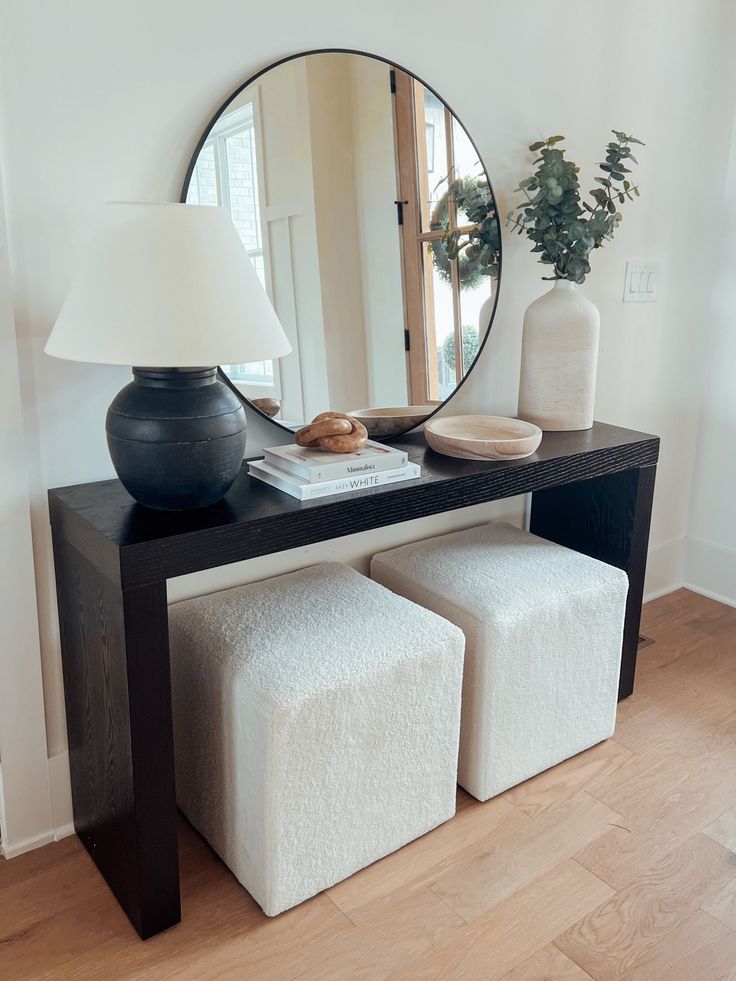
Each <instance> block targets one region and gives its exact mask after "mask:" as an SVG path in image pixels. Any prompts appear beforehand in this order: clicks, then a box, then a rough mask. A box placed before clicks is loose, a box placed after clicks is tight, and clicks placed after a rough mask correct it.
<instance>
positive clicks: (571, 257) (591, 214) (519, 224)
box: [506, 130, 644, 283]
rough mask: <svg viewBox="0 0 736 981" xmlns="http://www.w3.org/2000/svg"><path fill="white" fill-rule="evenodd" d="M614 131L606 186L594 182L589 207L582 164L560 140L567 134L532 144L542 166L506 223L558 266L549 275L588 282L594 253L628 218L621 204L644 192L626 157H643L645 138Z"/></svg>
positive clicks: (605, 172)
mask: <svg viewBox="0 0 736 981" xmlns="http://www.w3.org/2000/svg"><path fill="white" fill-rule="evenodd" d="M613 135H614V137H615V138H616V139H615V142H614V141H610V142H609V143H608V145H607V148H606V160H605V162H604V163H602V164H600V165H599V166H600V168H601V170H602V172H603V176H602V177H597V178H596V182H597V183H599V184H601V187H595V188H593V190H592V191H591V192H590V194H589V197H590V199H591V200H592V202H593V203H592V204H590V203H589V202H588V201H585V202H584V207H583V205H581V200H580V184H579V181H578V168H577V167H576V165H575V164H574V163H573V162H572V161H569V160H565V151H564V149H563V148H562V147H559V146H557V144H559V143H562V142H563V141H564V137H563V136H550V137H548V138H547V139H546V140H542V141H539V142H537V143H532V145H531V146H530V147H529V149H530V150H531V151H532V153H539V157H538V158H537V159H536V160H535V161H534V163H535V167H536V169H535V171H534V173H533V174H532V175H531V176H530V177H526V178H524V180H522V181H521V182H520V183H519V186H518V187H517V188H516V190H517V192H518V193H520V194H523V196H524V199H525V200H523V201H522V202H520V203H519V204H518V205H516V206H515V207H514V208H512V209H511V211H510V212H509V214H508V216H507V218H506V224H507V226H510V227H511V228H512V229H513V230H514V231H517V232H518V234H520V235H521V234H526V236H527V238H529V240H530V241H531V242H533V243H534V245H533V248H532V252H535V253H537V254H538V255H539V262H541V263H543V264H545V265H552V266H553V267H554V274H555V275H554V277H544V278H545V279H548V278H555V279H567V280H570V281H571V282H574V283H583V282H585V278H586V276H587V275H588V273H589V272H590V261H589V257H590V253H591V252H592V251H593V249H598V248H601V247H602V246H603V244H604V243H605V241H609V240H610V239H612V238H613V233H614V230H615V229H616V227H617V226H618V225H619V224H620V222H621V220H622V215H621V214H620V213H619V212H618V211H617V205H619V204H622V203H623V201H624V200H627V201H632V200H633V198H634V197H639V185H638V184H635V185H632V183H631V182H630V179H629V177H628V176H627V175H628V174H630V173H631V170H630V168H628V167H627V166H626V163H627V162H630V163H633V164H635V163H636V162H637V161H636V158H635V157H634V155H633V153H632V151H631V144H632V143H636V144H639V145H641V146H643V145H644V144H643V143H642V142H641V140H638V139H636V137H634V136H630V135H627V134H626V133H623V132H621V131H619V130H613ZM530 192H531V193H530ZM584 209H585V210H584ZM586 211H587V214H586ZM515 212H516V213H515Z"/></svg>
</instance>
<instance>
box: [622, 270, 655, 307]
mask: <svg viewBox="0 0 736 981" xmlns="http://www.w3.org/2000/svg"><path fill="white" fill-rule="evenodd" d="M658 284H659V263H658V262H627V263H626V281H625V283H624V303H654V301H655V300H656V299H657V286H658Z"/></svg>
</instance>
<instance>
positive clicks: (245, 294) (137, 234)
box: [45, 202, 291, 368]
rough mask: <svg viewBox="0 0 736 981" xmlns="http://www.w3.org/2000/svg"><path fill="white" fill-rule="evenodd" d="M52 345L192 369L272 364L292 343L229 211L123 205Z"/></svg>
mask: <svg viewBox="0 0 736 981" xmlns="http://www.w3.org/2000/svg"><path fill="white" fill-rule="evenodd" d="M45 350H46V353H47V354H50V355H52V356H53V357H55V358H66V359H68V360H70V361H91V362H95V363H97V364H124V365H137V366H140V367H162V368H187V367H195V366H197V367H198V366H203V367H205V366H209V365H217V364H233V363H235V364H237V363H242V362H250V361H266V360H270V359H272V358H279V357H281V356H282V355H284V354H288V353H289V351H290V350H291V345H290V344H289V341H288V339H287V337H286V335H285V334H284V331H283V328H282V326H281V324H280V323H279V320H278V317H277V316H276V313H275V311H274V309H273V307H272V306H271V302H270V300H269V299H268V296H267V295H266V292H265V290H264V289H263V286H262V285H261V281H260V280H259V278H258V275H257V273H256V271H255V269H254V268H253V264H252V262H251V260H250V257H249V256H248V254H247V252H246V251H245V248H244V246H243V244H242V242H241V241H240V238H239V237H238V233H237V231H236V230H235V226H234V225H233V223H232V221H231V219H230V216H229V215H228V213H227V212H226V211H225V210H224V209H223V208H214V207H205V206H199V205H187V204H144V203H132V202H131V203H129V202H121V203H114V204H108V205H106V206H105V212H104V221H103V222H102V224H101V226H100V228H99V229H98V231H97V232H96V234H95V235H94V237H93V239H92V242H91V244H90V248H89V250H88V253H87V256H86V258H85V260H84V262H83V265H82V268H81V270H80V271H79V274H78V276H77V278H76V280H75V281H74V283H73V285H72V288H71V290H70V292H69V295H68V296H67V299H66V301H65V303H64V306H63V307H62V309H61V312H60V313H59V316H58V318H57V320H56V323H55V324H54V328H53V330H52V331H51V335H50V337H49V339H48V342H47V343H46V348H45Z"/></svg>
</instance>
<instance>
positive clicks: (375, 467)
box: [263, 439, 408, 484]
mask: <svg viewBox="0 0 736 981" xmlns="http://www.w3.org/2000/svg"><path fill="white" fill-rule="evenodd" d="M263 452H264V454H265V459H266V463H268V464H270V465H271V466H272V467H277V468H278V469H279V470H285V471H286V472H287V473H290V474H294V475H295V476H296V477H301V478H302V479H303V480H306V481H308V482H309V483H310V484H318V483H321V482H322V481H325V480H337V479H339V478H340V477H360V476H365V475H367V474H372V473H380V472H381V471H383V470H395V469H396V468H397V467H401V466H403V465H404V464H405V463H406V462H407V460H408V457H407V455H406V453H405V452H404V450H399V449H396V448H395V447H393V446H384V445H383V444H382V443H375V442H374V441H373V440H370V439H369V440H368V442H367V443H366V444H365V446H364V447H363V449H362V450H358V451H357V452H356V453H326V452H325V451H324V450H319V449H312V448H311V447H309V446H297V445H296V444H295V443H293V444H287V445H285V446H271V447H267V448H266V449H264V451H263Z"/></svg>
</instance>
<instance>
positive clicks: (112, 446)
mask: <svg viewBox="0 0 736 981" xmlns="http://www.w3.org/2000/svg"><path fill="white" fill-rule="evenodd" d="M245 427H246V419H245V410H244V408H243V405H242V403H241V402H240V401H239V399H238V397H237V396H236V395H235V394H234V393H233V392H231V391H230V389H229V388H228V387H227V386H226V385H223V384H222V382H221V381H219V379H218V378H217V369H216V368H133V381H132V382H131V383H130V384H129V385H126V386H125V388H123V389H122V390H121V391H120V392H118V394H117V395H116V396H115V398H114V399H113V402H112V404H111V405H110V408H109V409H108V411H107V420H106V424H105V429H106V431H107V445H108V447H109V450H110V456H111V457H112V462H113V465H114V467H115V470H116V471H117V475H118V477H119V478H120V481H121V483H122V485H123V487H125V489H126V490H127V491H128V493H129V494H130V495H131V497H134V498H135V500H136V501H138V502H139V503H140V504H145V506H146V507H149V508H158V509H160V510H166V511H184V510H188V509H190V508H203V507H207V506H208V505H210V504H215V503H216V502H217V501H219V500H221V499H222V498H223V497H224V496H225V494H226V493H227V492H228V490H229V489H230V487H231V486H232V484H233V482H234V481H235V478H236V477H237V476H238V473H239V472H240V467H241V464H242V462H243V457H244V455H245Z"/></svg>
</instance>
